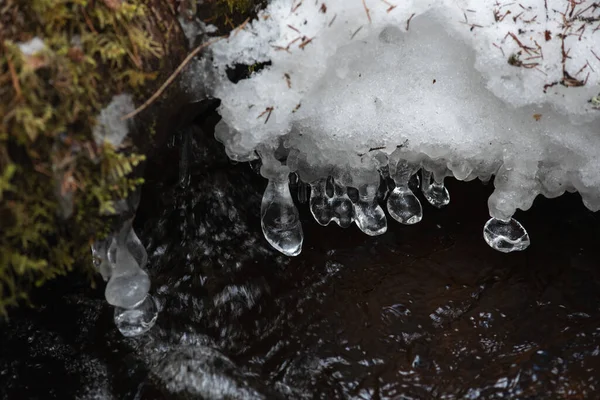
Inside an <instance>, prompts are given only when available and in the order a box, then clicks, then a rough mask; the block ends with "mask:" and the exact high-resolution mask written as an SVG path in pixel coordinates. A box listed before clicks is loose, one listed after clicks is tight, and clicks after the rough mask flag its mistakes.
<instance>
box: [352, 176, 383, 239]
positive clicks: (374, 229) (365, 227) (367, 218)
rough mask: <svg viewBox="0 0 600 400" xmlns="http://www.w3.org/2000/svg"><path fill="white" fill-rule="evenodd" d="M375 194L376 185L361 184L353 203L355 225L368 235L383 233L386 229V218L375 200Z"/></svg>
mask: <svg viewBox="0 0 600 400" xmlns="http://www.w3.org/2000/svg"><path fill="white" fill-rule="evenodd" d="M376 194H377V186H372V185H364V186H361V187H359V188H358V199H357V201H356V202H355V203H354V204H353V206H354V218H355V222H356V225H357V226H358V228H359V229H360V230H361V231H363V232H364V233H366V234H367V235H369V236H377V235H383V234H384V233H385V232H386V231H387V219H386V218H385V213H384V212H383V209H382V208H381V206H380V205H379V204H377V201H376V200H375V196H376Z"/></svg>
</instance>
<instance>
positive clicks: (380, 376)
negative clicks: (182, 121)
mask: <svg viewBox="0 0 600 400" xmlns="http://www.w3.org/2000/svg"><path fill="white" fill-rule="evenodd" d="M215 122H216V121H215V116H214V115H212V116H211V117H209V118H207V119H203V122H202V123H201V124H198V125H195V126H193V127H191V128H189V129H187V130H185V132H184V133H182V135H189V136H187V139H185V140H187V142H186V143H187V145H186V146H189V147H190V148H189V151H190V153H189V154H191V155H192V156H191V157H189V165H188V167H187V168H183V169H181V168H180V166H179V163H178V160H179V159H180V148H181V146H180V144H181V143H184V142H185V140H184V139H183V136H182V135H179V138H178V139H176V140H175V141H174V142H172V143H171V146H166V147H165V149H164V151H162V152H161V156H160V157H155V159H154V161H153V163H152V164H151V165H149V166H148V169H147V171H146V179H147V185H146V188H145V190H144V192H143V193H142V202H141V204H140V209H139V212H138V216H137V219H136V221H135V227H136V231H137V232H138V234H139V236H140V238H141V240H142V242H143V243H144V244H145V245H146V248H147V250H148V255H149V262H148V272H149V274H150V277H151V279H152V289H151V293H152V294H153V296H155V298H156V300H157V304H158V307H159V310H160V314H159V317H158V321H157V323H156V325H155V327H154V328H153V329H152V330H151V331H150V332H149V333H148V334H146V335H144V336H142V337H139V338H125V337H123V336H122V335H121V334H120V333H119V332H118V331H117V329H116V328H115V326H114V323H113V309H112V307H110V306H109V305H108V304H106V302H105V301H104V298H103V290H104V286H103V283H102V281H101V280H98V287H97V288H96V289H94V290H92V289H89V287H88V286H87V285H86V283H85V282H84V281H80V280H78V279H76V278H71V279H69V280H61V281H57V282H55V283H54V284H52V285H50V286H48V287H47V288H44V289H43V290H42V291H40V292H39V293H37V296H36V297H35V301H36V302H37V304H39V305H38V307H37V308H36V309H34V310H28V309H22V310H19V311H18V312H14V313H13V315H12V316H11V319H10V321H8V322H3V323H2V325H0V331H1V332H0V388H2V390H0V398H2V399H16V398H23V399H51V398H56V399H71V398H78V399H184V398H193V399H198V398H200V399H261V398H263V399H278V398H281V399H305V398H306V399H312V398H315V399H431V398H445V399H463V398H464V399H477V398H480V399H494V398H520V399H546V398H552V399H561V398H565V399H578V398H596V397H598V396H600V376H599V375H598V373H597V371H599V370H600V309H599V307H600V246H599V243H598V240H599V238H600V217H599V216H598V215H597V214H593V213H591V212H589V211H587V210H586V209H585V208H584V207H583V206H582V205H581V201H580V199H579V197H578V196H577V195H568V196H564V197H561V198H559V199H555V200H545V199H538V200H536V203H535V204H534V206H533V208H532V210H530V211H529V212H526V213H520V214H517V218H518V219H519V221H521V222H522V223H523V224H524V225H525V226H526V227H527V230H528V232H529V234H530V236H531V240H532V244H531V246H530V247H529V248H528V249H527V250H526V251H525V252H522V253H518V254H516V253H513V254H501V253H498V252H496V251H494V250H492V249H490V248H489V247H488V246H487V244H486V243H485V242H484V240H483V238H482V227H483V224H484V223H485V222H486V221H487V219H488V218H489V216H488V215H487V207H486V199H487V197H488V196H489V194H490V192H491V187H486V186H483V185H481V184H478V183H469V184H464V183H457V182H452V181H450V182H448V184H447V186H448V189H449V191H450V193H451V196H452V202H451V203H450V205H449V206H448V207H446V208H445V209H442V210H438V209H435V208H434V207H431V206H429V205H428V204H427V202H426V201H424V200H423V199H421V202H422V204H423V220H422V221H421V222H420V223H419V224H416V225H413V226H403V225H401V224H398V223H396V222H395V221H393V220H392V219H391V218H388V222H389V223H388V232H387V233H386V234H385V235H383V236H379V237H375V238H373V237H369V236H366V235H364V234H362V233H361V232H360V231H359V230H358V229H357V228H356V226H355V225H353V226H352V227H350V228H348V229H341V228H339V227H337V226H336V225H335V224H330V225H329V226H327V227H322V226H320V225H318V224H317V223H316V222H315V221H314V220H313V219H312V216H311V215H310V211H309V209H308V205H307V204H303V205H300V206H299V210H300V216H301V219H302V222H303V229H304V234H305V239H304V248H303V252H302V254H301V255H300V256H298V257H295V258H291V259H290V258H286V257H284V256H282V255H280V254H279V253H277V252H276V251H274V250H272V249H271V248H270V247H269V245H268V244H267V242H266V241H265V239H264V238H263V237H262V233H261V227H260V220H259V216H260V215H259V214H260V201H261V197H262V191H263V190H264V188H265V187H266V183H267V182H266V180H264V179H262V178H261V177H260V176H258V175H256V174H255V173H254V172H253V171H252V169H251V168H250V167H249V166H248V165H247V164H237V165H234V164H232V163H231V162H230V161H229V160H228V159H227V158H226V157H225V156H224V154H223V152H222V148H221V146H220V145H219V144H218V143H216V142H214V140H213V139H212V137H211V135H210V134H208V133H205V132H210V130H211V126H213V125H214V123H215ZM188 174H189V175H188Z"/></svg>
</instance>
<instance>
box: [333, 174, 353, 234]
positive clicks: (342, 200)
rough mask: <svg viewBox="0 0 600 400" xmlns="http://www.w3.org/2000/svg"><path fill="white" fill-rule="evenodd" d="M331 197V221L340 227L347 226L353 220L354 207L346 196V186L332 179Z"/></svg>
mask: <svg viewBox="0 0 600 400" xmlns="http://www.w3.org/2000/svg"><path fill="white" fill-rule="evenodd" d="M332 183H333V197H332V198H331V199H330V200H329V204H330V205H331V210H332V212H333V217H332V219H333V221H335V222H336V223H337V224H338V225H339V226H340V227H342V228H348V227H349V226H350V225H352V222H354V207H353V206H352V201H350V198H349V197H348V193H347V190H346V186H344V185H341V184H339V183H337V182H336V181H333V182H332Z"/></svg>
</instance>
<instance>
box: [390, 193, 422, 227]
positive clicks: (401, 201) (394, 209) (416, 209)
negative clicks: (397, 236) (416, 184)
mask: <svg viewBox="0 0 600 400" xmlns="http://www.w3.org/2000/svg"><path fill="white" fill-rule="evenodd" d="M387 209H388V212H389V213H390V215H391V216H392V218H394V219H395V220H396V221H398V222H400V223H401V224H404V225H413V224H416V223H417V222H420V221H421V219H423V207H422V206H421V202H420V201H419V199H418V198H417V196H415V194H414V193H413V192H412V191H411V190H410V189H409V188H408V186H397V187H396V188H395V189H394V190H393V191H392V193H391V194H390V197H388V201H387Z"/></svg>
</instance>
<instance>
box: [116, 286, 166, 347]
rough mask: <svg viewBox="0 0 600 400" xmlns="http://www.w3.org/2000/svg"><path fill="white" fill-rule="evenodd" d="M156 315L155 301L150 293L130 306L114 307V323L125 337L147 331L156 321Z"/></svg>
mask: <svg viewBox="0 0 600 400" xmlns="http://www.w3.org/2000/svg"><path fill="white" fill-rule="evenodd" d="M157 317H158V309H157V308H156V302H155V301H154V298H153V297H152V296H151V295H150V294H148V295H146V297H145V298H144V299H143V300H142V301H141V302H139V303H138V304H135V305H134V306H133V307H132V308H122V307H115V314H114V319H115V325H116V326H117V329H119V331H120V332H121V333H122V334H123V336H125V337H133V336H139V335H142V334H144V333H146V332H148V331H149V330H150V329H151V328H152V327H153V326H154V324H155V323H156V319H157Z"/></svg>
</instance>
